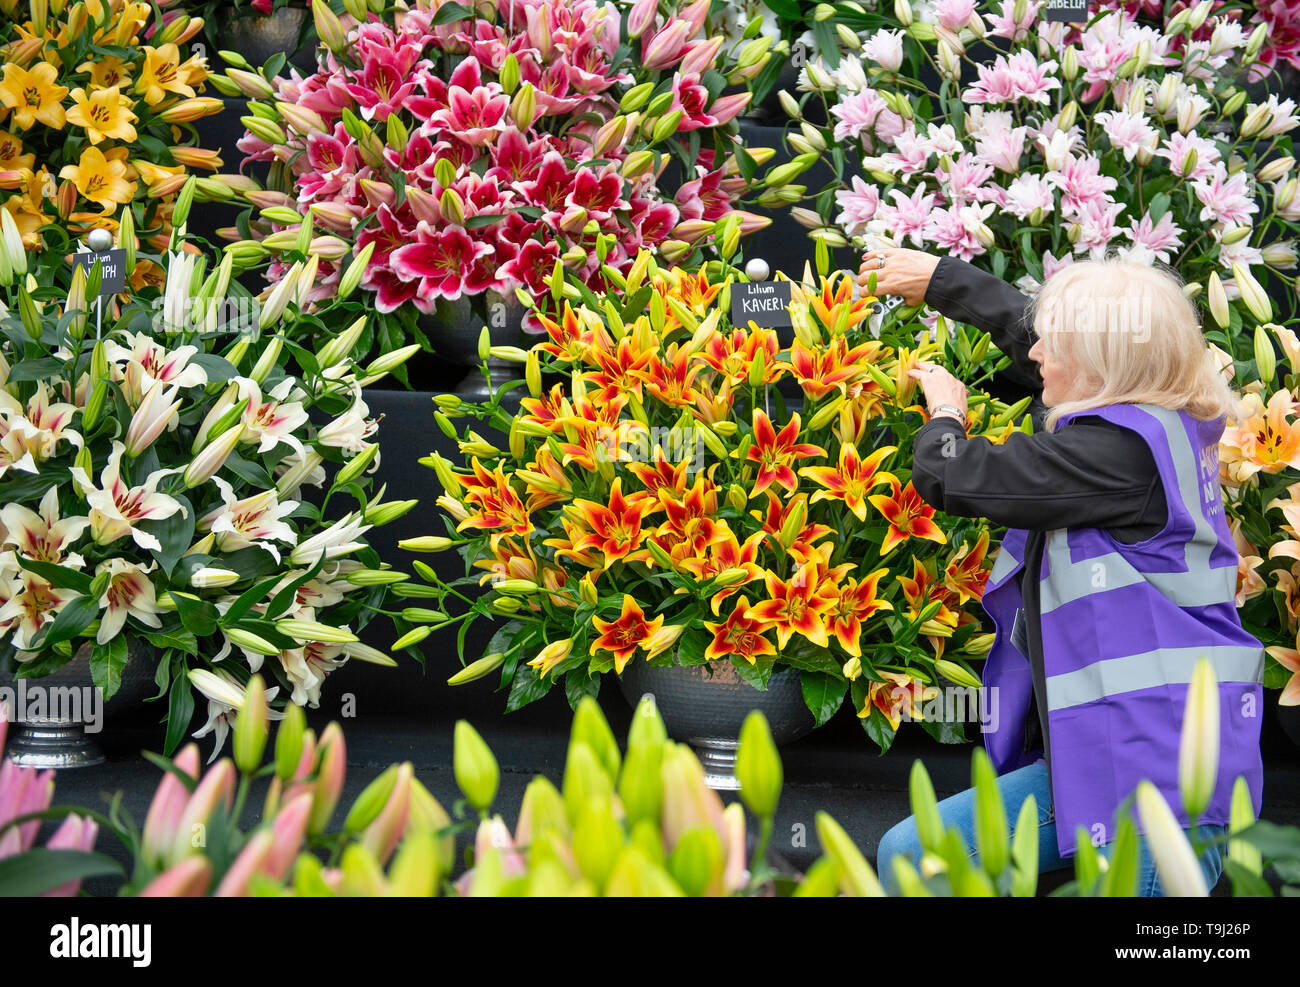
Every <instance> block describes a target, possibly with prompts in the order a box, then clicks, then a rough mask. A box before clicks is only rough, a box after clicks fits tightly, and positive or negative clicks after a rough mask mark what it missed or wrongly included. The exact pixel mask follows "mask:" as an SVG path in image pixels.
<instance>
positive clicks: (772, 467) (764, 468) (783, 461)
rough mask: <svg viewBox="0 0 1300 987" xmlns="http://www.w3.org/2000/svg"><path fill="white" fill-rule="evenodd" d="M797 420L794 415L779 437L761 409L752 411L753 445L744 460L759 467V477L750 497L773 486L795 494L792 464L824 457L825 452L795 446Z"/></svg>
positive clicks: (803, 444) (801, 444) (804, 444)
mask: <svg viewBox="0 0 1300 987" xmlns="http://www.w3.org/2000/svg"><path fill="white" fill-rule="evenodd" d="M799 425H800V422H799V416H798V414H796V415H794V416H793V417H792V418H791V419H790V421H788V422H787V423H786V425H785V427H784V428H782V429H781V431H780V433H779V434H778V433H777V431H776V429H775V428H773V427H772V421H771V419H769V418H768V417H767V414H766V413H765V412H764V411H763V410H762V409H760V408H755V409H754V441H753V442H752V443H750V446H749V453H748V456H747V458H748V459H749V461H750V462H751V463H758V477H757V479H755V481H754V488H753V489H752V490H751V491H750V493H749V495H750V497H757V496H758V495H759V494H761V493H762V492H763V491H764V490H766V489H767V488H768V487H769V486H771V485H772V484H773V483H777V484H779V485H780V486H783V487H785V489H786V490H788V491H790V493H794V492H795V490H797V489H798V487H799V478H798V477H797V476H796V475H795V472H794V469H793V466H792V464H793V463H794V461H795V460H796V459H801V458H803V457H805V456H825V455H826V450H825V449H823V448H822V447H821V446H815V445H812V444H811V443H808V442H796V441H795V440H796V439H797V438H798V437H799Z"/></svg>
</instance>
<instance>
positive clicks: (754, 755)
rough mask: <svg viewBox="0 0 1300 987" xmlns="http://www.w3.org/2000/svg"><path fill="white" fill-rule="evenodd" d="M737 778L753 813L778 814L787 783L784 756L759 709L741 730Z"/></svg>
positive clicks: (752, 713)
mask: <svg viewBox="0 0 1300 987" xmlns="http://www.w3.org/2000/svg"><path fill="white" fill-rule="evenodd" d="M736 778H737V780H738V781H739V782H740V797H741V799H742V800H743V801H744V803H745V805H746V806H747V807H748V808H749V811H750V812H752V813H754V815H756V816H758V817H759V818H760V819H767V818H770V817H772V816H774V815H775V814H776V805H777V802H778V801H779V800H780V798H781V785H782V782H783V774H782V769H781V755H780V754H778V753H777V750H776V743H775V742H774V741H773V740H772V731H771V730H770V729H769V728H768V725H767V719H766V718H765V717H764V716H763V714H762V713H760V712H759V711H758V710H753V711H752V712H750V714H749V715H748V716H746V717H745V722H744V724H743V725H742V726H741V728H740V747H739V749H738V750H737V751H736Z"/></svg>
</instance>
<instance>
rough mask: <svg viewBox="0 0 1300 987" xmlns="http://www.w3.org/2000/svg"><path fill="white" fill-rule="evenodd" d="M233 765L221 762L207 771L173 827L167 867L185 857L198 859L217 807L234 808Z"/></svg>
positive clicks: (223, 760)
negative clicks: (173, 835) (208, 825)
mask: <svg viewBox="0 0 1300 987" xmlns="http://www.w3.org/2000/svg"><path fill="white" fill-rule="evenodd" d="M234 796H235V765H234V763H233V762H232V761H231V760H230V759H229V758H222V759H221V760H220V761H218V762H217V763H216V764H215V765H213V766H212V768H210V769H209V770H208V773H207V774H206V775H204V776H203V780H202V781H200V782H199V784H198V787H197V788H195V789H194V794H192V795H191V796H190V797H189V800H188V801H187V802H186V803H185V808H184V810H182V812H181V815H180V819H179V820H178V822H177V824H176V835H175V838H174V839H173V841H172V845H171V850H170V852H169V854H168V857H167V862H168V863H170V864H178V863H180V862H181V861H182V860H184V859H185V858H186V857H192V856H201V855H202V848H203V846H204V845H205V843H206V841H205V839H204V838H203V833H204V830H205V829H206V828H207V824H208V823H209V822H210V821H211V819H212V816H213V813H215V812H216V811H217V807H218V806H222V807H223V808H224V809H225V811H226V812H229V811H230V809H231V807H232V806H233V804H234Z"/></svg>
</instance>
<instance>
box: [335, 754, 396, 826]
mask: <svg viewBox="0 0 1300 987" xmlns="http://www.w3.org/2000/svg"><path fill="white" fill-rule="evenodd" d="M397 768H398V766H397V765H396V764H390V765H389V766H388V767H387V768H386V769H384V772H383V773H382V774H381V775H379V776H378V777H377V778H375V780H374V781H372V782H371V783H370V784H369V785H367V786H366V787H365V788H364V789H362V791H361V794H360V795H358V796H357V799H356V801H355V802H353V803H352V808H351V809H349V810H348V815H347V818H346V819H344V820H343V829H344V831H345V832H348V833H359V832H361V831H362V830H363V829H365V828H366V827H367V826H369V825H370V824H371V823H372V822H374V821H375V820H376V819H377V818H379V813H381V812H382V811H383V810H384V806H386V805H387V804H388V797H389V796H390V795H392V794H393V786H394V785H396V784H397Z"/></svg>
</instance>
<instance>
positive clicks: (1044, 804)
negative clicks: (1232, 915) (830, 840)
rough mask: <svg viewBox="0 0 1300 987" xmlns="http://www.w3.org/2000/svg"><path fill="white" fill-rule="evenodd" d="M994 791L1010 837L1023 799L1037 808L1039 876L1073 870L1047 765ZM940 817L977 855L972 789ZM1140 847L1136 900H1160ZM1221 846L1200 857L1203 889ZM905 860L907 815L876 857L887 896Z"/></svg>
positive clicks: (1210, 828)
mask: <svg viewBox="0 0 1300 987" xmlns="http://www.w3.org/2000/svg"><path fill="white" fill-rule="evenodd" d="M998 789H999V790H1000V791H1001V793H1002V803H1003V805H1004V806H1006V813H1007V823H1008V825H1009V826H1010V827H1011V828H1012V831H1013V832H1014V828H1015V824H1016V820H1017V819H1018V818H1019V816H1020V806H1021V805H1022V804H1023V803H1024V801H1025V799H1026V798H1027V797H1028V796H1030V795H1033V796H1034V800H1035V801H1036V802H1037V804H1038V870H1039V872H1040V873H1047V872H1049V871H1054V870H1061V869H1062V868H1065V867H1073V866H1074V858H1073V857H1071V858H1069V859H1062V858H1061V854H1060V851H1059V850H1058V849H1057V846H1056V822H1055V814H1054V812H1053V808H1052V801H1051V788H1050V785H1049V782H1048V773H1047V763H1046V762H1045V761H1043V760H1041V759H1040V760H1038V761H1035V762H1034V763H1033V764H1030V765H1028V766H1026V767H1023V768H1019V769H1017V770H1015V771H1009V772H1007V773H1006V774H1004V775H1001V776H999V777H998ZM939 817H940V818H941V819H942V820H943V823H944V825H945V826H946V827H952V826H955V827H956V828H957V829H958V831H960V833H961V835H962V838H963V839H964V840H965V842H966V846H967V848H968V849H969V851H970V853H971V855H972V856H976V855H977V852H976V850H975V789H973V788H968V789H966V791H964V792H958V793H957V794H956V795H954V796H952V797H951V798H946V799H944V800H943V801H942V802H940V803H939ZM1223 831H1224V827H1223V826H1218V825H1206V826H1201V827H1200V828H1199V831H1198V832H1199V833H1200V836H1201V838H1202V839H1205V838H1212V837H1215V836H1219V835H1221V834H1222V833H1223ZM1138 842H1139V845H1140V846H1141V850H1142V862H1141V865H1140V866H1139V868H1138V884H1137V892H1136V895H1137V897H1140V898H1161V897H1164V889H1163V888H1162V887H1161V885H1160V876H1159V874H1157V873H1156V867H1155V861H1154V860H1153V859H1152V857H1151V851H1150V849H1149V848H1148V847H1147V841H1146V837H1145V836H1142V835H1141V834H1139V836H1138ZM1113 848H1114V844H1113V843H1108V844H1106V845H1105V846H1103V847H1099V848H1098V849H1099V850H1100V851H1101V853H1102V855H1103V856H1105V857H1106V858H1107V859H1109V858H1110V853H1111V850H1112V849H1113ZM1220 849H1221V847H1220V846H1212V847H1209V848H1208V849H1206V851H1205V852H1204V853H1202V854H1201V870H1202V871H1203V873H1204V874H1205V886H1206V887H1207V888H1211V889H1213V887H1214V885H1215V884H1217V883H1218V880H1219V875H1220V874H1221V873H1222V872H1223V860H1222V857H1221V856H1220V852H1219V851H1220ZM899 853H903V854H906V855H907V856H909V857H910V858H911V860H912V863H913V865H916V863H917V861H919V860H920V857H921V841H920V839H919V838H918V837H917V833H916V819H915V817H914V816H908V817H907V818H906V819H904V820H903V821H902V822H900V823H899V824H898V825H896V826H894V827H893V828H892V829H890V830H889V832H887V833H886V834H885V835H884V836H883V837H881V840H880V849H879V851H878V852H877V856H876V860H877V868H876V869H877V871H879V875H880V881H881V883H882V884H883V885H884V887H885V890H886V891H887V892H888V893H889V894H890V895H897V894H898V893H899V891H898V883H897V881H896V880H895V879H894V869H893V867H892V866H891V864H890V861H891V860H892V859H893V858H894V856H895V854H899Z"/></svg>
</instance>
